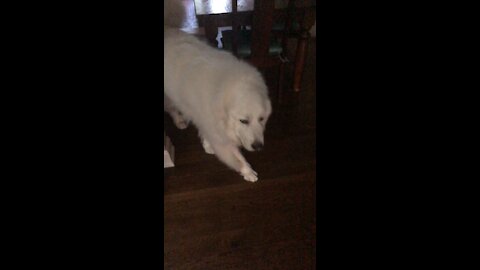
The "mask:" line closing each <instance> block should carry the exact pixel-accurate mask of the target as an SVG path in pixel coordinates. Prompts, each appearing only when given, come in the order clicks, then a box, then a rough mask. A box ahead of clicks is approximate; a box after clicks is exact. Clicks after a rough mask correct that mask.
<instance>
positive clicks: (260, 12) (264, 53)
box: [221, 0, 287, 101]
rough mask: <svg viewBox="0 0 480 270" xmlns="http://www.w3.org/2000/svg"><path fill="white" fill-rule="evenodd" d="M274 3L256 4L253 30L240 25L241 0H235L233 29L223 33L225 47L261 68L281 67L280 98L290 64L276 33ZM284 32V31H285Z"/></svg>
mask: <svg viewBox="0 0 480 270" xmlns="http://www.w3.org/2000/svg"><path fill="white" fill-rule="evenodd" d="M274 8H275V6H274V1H269V0H267V1H265V0H264V1H260V0H257V1H255V6H254V11H253V17H252V22H251V28H250V29H249V28H248V27H246V26H245V25H242V26H241V27H240V25H239V24H238V21H237V12H238V10H237V0H232V30H224V31H222V32H221V34H222V38H221V42H222V44H223V48H224V49H226V50H230V51H232V53H233V54H234V55H236V56H237V57H239V58H244V59H246V60H247V61H248V62H250V63H251V64H252V65H254V66H255V67H257V68H259V69H265V68H272V67H278V77H279V79H278V99H279V101H280V99H281V89H282V82H283V77H284V69H285V68H284V66H285V63H286V62H287V59H286V57H285V56H284V54H283V52H284V48H283V47H282V39H281V38H283V36H282V35H278V31H277V32H275V31H274V20H273V19H274ZM283 32H284V31H283Z"/></svg>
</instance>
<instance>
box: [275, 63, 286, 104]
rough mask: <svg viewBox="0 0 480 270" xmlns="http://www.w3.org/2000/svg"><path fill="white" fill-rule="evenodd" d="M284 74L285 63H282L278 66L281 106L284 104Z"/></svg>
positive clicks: (278, 100) (279, 100)
mask: <svg viewBox="0 0 480 270" xmlns="http://www.w3.org/2000/svg"><path fill="white" fill-rule="evenodd" d="M284 74H285V63H281V64H280V65H279V66H278V88H277V93H278V98H277V102H278V104H279V105H280V104H282V97H283V95H282V94H283V77H284Z"/></svg>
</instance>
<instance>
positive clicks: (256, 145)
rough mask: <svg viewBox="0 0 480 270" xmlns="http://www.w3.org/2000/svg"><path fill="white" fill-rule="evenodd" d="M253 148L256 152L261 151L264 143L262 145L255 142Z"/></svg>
mask: <svg viewBox="0 0 480 270" xmlns="http://www.w3.org/2000/svg"><path fill="white" fill-rule="evenodd" d="M252 148H253V150H255V151H260V150H262V148H263V143H261V142H254V143H253V144H252Z"/></svg>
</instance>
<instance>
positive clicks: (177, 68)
mask: <svg viewBox="0 0 480 270" xmlns="http://www.w3.org/2000/svg"><path fill="white" fill-rule="evenodd" d="M164 44H165V48H164V50H165V54H164V78H165V85H164V86H165V90H164V98H165V101H164V110H165V111H166V112H168V113H169V114H170V116H171V117H172V119H173V120H174V122H175V125H176V126H177V127H178V128H180V129H184V128H186V127H187V126H188V124H189V123H190V122H191V123H193V124H194V125H195V126H196V127H197V129H198V131H199V136H200V139H201V141H202V145H203V148H204V150H205V152H206V153H208V154H215V155H216V156H217V157H218V158H219V159H220V160H221V161H222V162H224V163H225V164H226V165H228V166H229V167H230V168H232V169H234V170H235V171H237V172H239V173H240V174H241V175H242V176H243V178H244V179H245V180H247V181H250V182H256V181H257V180H258V177H257V173H256V172H255V171H254V170H253V169H252V168H251V166H250V164H249V163H248V162H247V161H246V160H245V158H244V157H243V155H242V153H241V152H240V149H239V148H240V147H243V148H245V149H246V150H248V151H258V150H261V149H262V147H263V143H264V136H263V132H264V130H265V125H266V123H267V120H268V118H269V116H270V114H271V112H272V106H271V103H270V100H269V98H268V91H267V86H266V84H265V82H264V80H263V78H262V76H261V74H260V73H259V72H258V71H257V70H256V69H255V68H254V67H252V66H250V65H249V64H247V63H245V62H242V61H240V60H238V59H237V58H235V57H234V56H233V55H232V54H230V53H227V52H225V51H220V50H218V49H215V48H213V47H211V46H209V45H208V44H206V43H204V42H202V41H200V40H199V39H198V38H196V37H194V36H192V35H189V34H186V33H184V32H182V31H180V30H178V29H173V28H168V27H165V33H164Z"/></svg>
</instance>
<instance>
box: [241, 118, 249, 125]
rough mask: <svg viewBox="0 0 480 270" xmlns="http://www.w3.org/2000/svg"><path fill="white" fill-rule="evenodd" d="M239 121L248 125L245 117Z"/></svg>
mask: <svg viewBox="0 0 480 270" xmlns="http://www.w3.org/2000/svg"><path fill="white" fill-rule="evenodd" d="M240 122H241V123H242V124H244V125H248V120H245V119H240Z"/></svg>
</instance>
